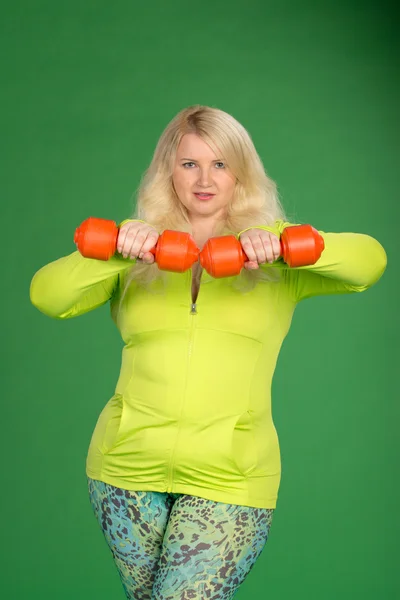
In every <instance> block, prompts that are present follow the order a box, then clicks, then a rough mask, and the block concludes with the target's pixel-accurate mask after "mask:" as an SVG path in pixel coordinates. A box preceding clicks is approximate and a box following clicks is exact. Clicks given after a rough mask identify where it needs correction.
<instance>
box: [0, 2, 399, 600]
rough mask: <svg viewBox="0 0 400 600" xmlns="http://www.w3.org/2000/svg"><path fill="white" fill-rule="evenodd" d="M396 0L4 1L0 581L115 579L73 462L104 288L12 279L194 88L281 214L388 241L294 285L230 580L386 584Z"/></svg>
mask: <svg viewBox="0 0 400 600" xmlns="http://www.w3.org/2000/svg"><path fill="white" fill-rule="evenodd" d="M393 7H394V3H393V4H391V3H389V2H385V1H376V2H372V1H364V2H363V3H358V2H355V1H352V0H346V1H344V0H331V1H329V2H311V1H310V0H308V1H303V2H296V1H295V0H292V1H280V2H279V1H278V0H275V1H271V0H269V1H268V0H258V1H256V0H248V1H247V2H242V1H239V0H231V1H230V2H228V1H227V0H225V1H224V2H210V1H209V0H203V2H201V3H193V2H187V1H185V2H184V1H182V0H174V1H173V3H172V4H169V3H167V2H164V1H162V0H153V2H148V3H147V2H134V1H131V2H129V1H128V0H125V1H122V0H121V1H118V0H116V1H114V2H109V1H106V0H99V1H94V0H86V1H85V0H84V1H82V0H80V1H79V2H78V1H77V0H69V2H52V1H50V0H37V1H36V2H31V1H29V0H26V1H22V0H14V1H13V2H5V3H3V6H2V17H1V31H0V44H1V56H2V58H3V69H2V76H1V77H2V93H1V112H0V118H1V138H2V142H3V144H2V154H1V167H2V188H3V194H2V201H1V211H2V234H3V240H4V244H3V263H2V278H3V293H2V304H3V309H2V312H1V314H2V320H3V323H2V333H3V345H2V367H3V368H2V378H3V382H4V383H3V386H2V387H3V391H4V392H5V393H4V394H3V395H2V404H3V408H2V435H1V441H2V448H3V449H2V461H1V462H2V469H1V489H2V493H1V503H2V506H1V520H2V522H1V531H2V543H1V562H0V564H1V572H2V573H1V575H2V576H1V589H0V593H1V596H2V597H3V598H7V600H17V599H18V600H19V599H23V598H24V599H25V598H30V599H31V600H32V599H39V598H40V600H50V599H51V600H53V599H54V598H57V600H64V599H65V600H67V599H68V600H70V599H71V598H74V599H85V600H91V599H96V600H109V599H110V598H113V599H115V600H117V599H118V598H121V600H122V598H123V597H124V594H123V591H122V587H121V586H120V582H119V578H118V574H117V571H116V569H115V567H114V564H113V561H112V557H111V554H110V553H109V550H108V548H107V546H106V543H105V541H104V539H103V537H102V533H101V531H100V529H99V527H98V525H97V522H96V521H95V518H94V515H93V513H92V509H91V507H90V504H89V500H88V496H87V489H86V480H85V458H86V452H87V448H88V445H89V441H90V437H91V434H92V431H93V428H94V426H95V423H96V420H97V417H98V415H99V413H100V411H101V409H102V408H103V406H104V405H105V403H106V402H107V400H108V399H109V397H110V396H111V395H112V393H113V391H114V386H115V384H116V380H117V377H118V374H119V367H120V352H121V349H122V340H121V339H120V337H119V333H118V331H117V329H116V328H115V326H114V324H113V323H112V321H111V318H110V315H109V307H108V305H106V306H103V307H102V308H101V309H98V310H96V311H93V312H91V313H89V314H87V315H85V316H84V317H80V318H78V319H71V320H68V321H65V322H61V321H57V320H52V319H50V318H48V317H46V316H44V315H43V314H41V313H40V312H39V311H38V310H36V309H35V308H34V307H33V306H32V305H31V304H30V301H29V285H30V281H31V279H32V277H33V274H34V273H35V272H36V271H37V270H38V269H39V268H40V267H41V266H43V265H44V264H46V263H48V262H51V261H53V260H55V259H57V258H58V257H60V256H64V255H67V254H69V253H71V252H73V251H74V250H75V246H74V244H73V233H74V231H75V228H76V227H77V226H78V225H79V224H80V223H81V222H82V221H83V220H84V219H86V218H87V217H88V216H91V215H92V216H99V217H103V218H110V219H115V220H116V221H121V220H122V219H124V218H127V217H129V216H130V214H131V212H132V208H133V202H134V192H135V189H136V188H137V186H138V183H139V180H140V176H141V174H142V172H143V171H144V169H145V168H146V167H147V165H148V163H149V161H150V159H151V155H152V152H153V150H154V147H155V144H156V142H157V139H158V137H159V135H160V134H161V131H162V130H163V128H164V127H165V126H166V124H167V123H168V122H169V120H170V119H171V118H172V117H173V116H174V115H175V114H176V113H177V112H178V111H179V110H181V109H182V108H184V107H185V106H188V105H190V104H194V103H201V104H208V105H211V106H216V107H218V108H221V109H223V110H225V111H227V112H229V113H231V114H232V115H233V116H234V117H236V118H237V119H238V120H239V121H241V122H242V123H243V125H244V126H245V127H246V128H247V129H248V130H249V132H250V133H251V135H252V137H253V139H254V142H255V144H256V147H257V149H258V151H259V153H260V155H261V157H262V159H263V161H264V164H265V167H266V169H267V172H268V173H269V175H270V176H271V177H272V178H273V179H274V180H275V181H277V183H278V187H279V191H280V194H281V198H282V202H283V204H284V206H285V208H286V210H287V212H288V215H289V217H290V219H292V220H293V221H294V222H303V223H311V224H313V225H314V226H315V227H316V228H318V229H321V230H323V231H334V232H339V231H351V232H361V233H367V234H369V235H372V236H373V237H375V238H376V239H378V240H379V241H380V242H381V243H382V244H383V246H384V247H385V249H386V251H387V254H388V261H389V264H388V268H387V271H386V273H385V274H384V276H383V278H382V279H381V281H380V282H379V283H378V284H377V285H376V286H375V287H373V288H372V289H370V290H369V291H367V292H365V293H363V294H358V295H356V294H354V295H350V296H339V297H338V296H336V297H323V298H313V299H309V300H306V301H304V302H303V303H302V304H300V305H299V307H298V309H297V311H296V313H295V317H294V320H293V324H292V328H291V331H290V333H289V336H288V337H287V339H286V340H285V342H284V345H283V348H282V351H281V355H280V358H279V361H278V365H277V369H276V374H275V378H274V382H273V411H274V412H273V414H274V421H275V425H276V427H277V430H278V434H279V439H280V445H281V452H282V464H283V470H282V482H281V487H280V492H279V499H278V506H277V510H276V512H275V517H274V522H273V525H272V529H271V533H270V538H269V540H268V542H267V545H266V546H265V548H264V550H263V553H262V555H261V557H260V559H259V560H258V562H257V563H256V565H255V566H254V568H253V570H252V572H251V573H250V575H249V577H248V578H247V579H246V581H245V583H244V584H243V586H242V588H241V589H240V592H239V594H238V596H237V598H238V600H243V599H248V598H251V599H255V600H261V599H264V598H265V599H273V598H279V600H293V599H294V598H296V600H321V599H323V600H337V598H340V599H341V600H347V599H348V600H350V599H351V600H355V599H363V600H381V599H382V600H395V598H398V597H399V596H400V585H399V579H398V569H397V567H398V563H399V549H398V539H399V533H400V532H399V518H398V515H399V500H400V497H399V484H398V479H397V478H398V462H399V458H400V457H399V443H398V427H399V425H398V424H399V402H398V400H399V394H398V386H397V383H398V380H397V376H396V373H395V364H396V363H397V362H398V345H397V336H398V334H399V319H398V313H397V312H395V311H396V306H397V303H398V296H397V294H398V292H399V285H398V272H397V273H396V269H395V264H396V262H397V255H398V253H399V245H398V244H396V242H397V239H398V237H397V233H396V232H397V231H398V229H397V228H398V223H399V217H400V215H399V209H398V202H399V194H398V185H399V184H398V182H399V172H400V169H399V167H400V165H399V152H398V149H399V148H398V140H399V134H400V131H399V129H400V128H399V118H398V106H399V101H400V94H399V76H398V58H399V37H398V29H397V25H396V19H397V18H396V14H395V9H394V8H393ZM343 480H345V481H346V486H345V487H343V485H342V484H341V486H339V485H338V481H340V482H343Z"/></svg>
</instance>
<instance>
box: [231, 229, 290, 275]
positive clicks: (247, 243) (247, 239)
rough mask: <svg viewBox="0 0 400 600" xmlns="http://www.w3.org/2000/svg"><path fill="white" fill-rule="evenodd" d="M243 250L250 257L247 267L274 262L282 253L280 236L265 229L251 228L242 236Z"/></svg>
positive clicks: (252, 267) (256, 266) (251, 267)
mask: <svg viewBox="0 0 400 600" xmlns="http://www.w3.org/2000/svg"><path fill="white" fill-rule="evenodd" d="M239 241H240V243H241V245H242V248H243V251H244V253H245V254H246V256H247V258H248V259H249V260H248V261H247V262H246V263H245V265H244V266H245V267H246V268H250V269H254V268H258V265H260V264H262V263H266V262H269V263H273V262H275V261H276V260H277V259H278V258H279V257H280V255H281V244H280V241H279V238H278V237H277V236H276V235H274V234H273V233H270V232H269V231H265V230H264V229H257V228H254V229H250V230H249V231H246V232H245V233H243V234H242V235H241V236H240V240H239Z"/></svg>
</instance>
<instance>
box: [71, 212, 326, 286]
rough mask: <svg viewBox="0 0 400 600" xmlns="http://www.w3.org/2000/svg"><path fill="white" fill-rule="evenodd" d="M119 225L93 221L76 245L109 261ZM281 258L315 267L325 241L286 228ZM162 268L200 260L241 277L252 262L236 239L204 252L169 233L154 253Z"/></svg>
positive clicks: (219, 273)
mask: <svg viewBox="0 0 400 600" xmlns="http://www.w3.org/2000/svg"><path fill="white" fill-rule="evenodd" d="M118 231H119V229H118V227H117V225H116V223H115V221H109V220H107V219H97V218H94V217H89V218H88V219H86V221H84V222H83V223H82V225H80V227H78V228H77V229H76V231H75V237H74V242H75V244H77V247H78V250H79V252H80V253H81V254H82V255H83V256H85V257H87V258H97V259H99V260H108V259H109V258H110V257H111V256H113V255H114V254H115V251H116V247H117V240H118ZM280 243H281V254H282V256H283V260H284V262H285V263H286V264H288V265H289V267H299V266H305V265H312V264H314V263H315V262H316V261H317V260H318V259H319V257H320V256H321V253H322V251H323V249H324V240H323V238H322V237H321V236H320V234H319V233H318V231H317V230H316V229H314V227H312V226H311V225H292V226H289V227H286V228H285V229H284V230H283V233H282V235H281V238H280ZM150 252H152V254H154V257H155V261H156V263H157V265H158V268H159V269H161V270H165V271H174V272H177V273H182V272H184V271H186V270H187V269H190V268H191V266H192V265H193V264H194V263H195V262H196V261H197V260H198V259H199V258H200V263H201V265H202V267H203V268H204V269H205V270H206V271H207V272H208V273H209V274H210V275H212V277H215V278H219V277H229V276H232V275H238V274H239V273H240V271H241V270H242V268H243V266H244V263H245V262H247V261H248V260H249V259H248V257H247V256H246V254H245V252H244V251H243V249H242V246H241V244H240V242H239V241H238V240H237V238H236V237H235V236H233V235H227V236H220V237H214V238H210V239H209V240H208V241H207V243H206V244H205V246H204V248H203V249H202V251H201V252H200V250H199V248H198V247H197V246H196V243H195V241H194V240H193V238H192V236H191V235H190V234H189V233H185V232H179V231H172V230H168V229H166V230H165V231H164V232H163V233H162V234H161V235H160V237H159V238H158V240H157V244H156V246H155V247H154V248H152V249H151V250H150Z"/></svg>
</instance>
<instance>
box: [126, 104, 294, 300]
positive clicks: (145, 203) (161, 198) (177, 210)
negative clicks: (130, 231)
mask: <svg viewBox="0 0 400 600" xmlns="http://www.w3.org/2000/svg"><path fill="white" fill-rule="evenodd" d="M187 133H195V134H196V135H198V136H199V137H200V138H201V139H202V140H204V141H205V142H206V143H207V144H208V145H209V146H210V147H211V148H212V149H213V150H214V152H215V153H216V154H218V156H219V155H221V154H222V158H223V160H224V162H225V163H226V164H227V166H228V168H229V169H230V171H231V172H232V173H233V175H234V176H235V177H236V187H235V190H234V194H233V197H232V199H231V201H230V203H229V205H228V207H227V215H226V220H225V222H220V223H219V225H218V226H217V229H216V231H215V234H214V235H216V236H218V235H225V234H228V235H231V234H234V235H237V234H238V233H239V232H240V231H243V229H246V228H247V227H252V226H257V225H273V224H274V222H275V221H276V220H280V219H282V220H284V221H287V217H286V214H285V212H284V209H283V207H282V205H281V202H280V199H279V197H278V191H277V186H276V184H275V182H274V181H273V180H272V179H271V178H270V177H268V175H267V173H266V171H265V168H264V166H263V163H262V161H261V159H260V157H259V155H258V153H257V151H256V149H255V147H254V144H253V141H252V139H251V137H250V135H249V133H248V132H247V130H246V129H245V128H244V127H243V125H241V124H240V123H239V122H238V121H236V119H234V117H232V116H231V115H229V114H228V113H226V112H224V111H222V110H219V109H217V108H212V107H209V106H202V105H194V106H189V107H188V108H185V109H183V110H182V111H180V112H179V113H178V114H177V115H176V116H175V117H174V118H173V119H172V121H170V123H169V124H168V125H167V127H166V128H165V130H164V131H163V133H162V134H161V137H160V138H159V140H158V143H157V146H156V148H155V151H154V155H153V158H152V160H151V163H150V165H149V167H148V168H147V170H146V171H145V172H144V174H143V176H142V178H141V182H140V185H139V187H138V189H137V201H136V203H135V204H136V207H135V210H134V213H133V214H132V216H131V217H130V218H132V219H140V220H142V221H145V222H146V223H148V224H149V225H152V226H153V227H154V228H155V229H156V230H157V231H158V232H159V233H160V234H161V233H162V231H164V230H165V229H173V230H176V231H186V232H188V233H190V234H191V233H192V226H191V223H190V220H189V216H188V212H187V209H186V207H185V206H184V205H183V204H182V202H181V201H180V200H179V198H178V196H177V194H176V192H175V189H174V186H173V181H172V175H173V171H174V166H175V159H176V152H177V148H178V146H179V143H180V141H181V139H182V137H183V136H184V135H185V134H187ZM279 271H280V269H254V270H247V269H242V271H241V273H240V275H238V276H237V277H235V278H234V281H233V285H234V287H235V288H236V289H238V290H241V291H243V292H244V293H245V292H246V291H248V290H250V289H252V288H253V287H254V285H255V284H256V283H257V281H259V280H272V281H273V280H277V279H279ZM165 277H166V272H165V271H160V269H158V266H157V264H156V263H153V264H152V265H147V264H144V263H141V262H137V263H135V264H134V265H133V266H132V267H131V268H130V269H127V271H125V273H124V278H123V279H124V283H123V286H122V287H123V293H122V295H121V300H120V303H119V304H120V305H121V303H122V301H123V298H124V296H125V293H126V291H127V289H128V287H129V286H130V284H131V282H132V281H133V280H135V281H137V282H138V283H139V284H141V285H144V286H145V287H148V288H150V284H151V283H153V282H154V281H155V280H156V279H161V280H164V282H165ZM156 287H157V289H158V290H159V289H160V287H159V286H156ZM156 293H159V292H156Z"/></svg>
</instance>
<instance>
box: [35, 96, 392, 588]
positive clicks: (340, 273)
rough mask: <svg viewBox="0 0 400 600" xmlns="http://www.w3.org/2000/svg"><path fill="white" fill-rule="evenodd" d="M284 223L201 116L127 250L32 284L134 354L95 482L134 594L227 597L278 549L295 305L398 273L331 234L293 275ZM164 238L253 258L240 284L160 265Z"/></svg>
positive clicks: (212, 115)
mask: <svg viewBox="0 0 400 600" xmlns="http://www.w3.org/2000/svg"><path fill="white" fill-rule="evenodd" d="M290 225H293V224H292V223H288V222H287V221H286V217H285V215H284V211H283V209H282V206H281V205H280V202H279V200H278V196H277V191H276V185H275V183H274V182H273V181H272V180H271V179H270V178H269V177H268V176H267V175H266V173H265V171H264V168H263V165H262V163H261V160H260V158H259V156H258V154H257V152H256V150H255V148H254V145H253V143H252V141H251V139H250V136H249V134H248V133H247V131H246V130H245V129H244V128H243V127H242V126H241V125H240V124H239V123H238V122H237V121H236V120H235V119H234V118H233V117H232V116H230V115H228V114H226V113H225V112H223V111H220V110H217V109H215V108H209V107H206V106H193V107H189V108H187V109H185V110H183V111H181V112H180V113H179V114H178V115H177V116H176V117H175V118H174V119H173V120H172V121H171V123H170V124H169V125H168V126H167V128H166V129H165V131H164V132H163V134H162V135H161V138H160V140H159V142H158V144H157V147H156V150H155V153H154V156H153V160H152V162H151V164H150V167H149V169H148V170H147V172H146V174H145V177H144V178H143V180H142V182H141V186H140V188H139V193H138V200H137V213H136V214H135V216H134V218H133V219H128V220H127V221H124V222H123V223H122V224H121V225H120V231H119V235H118V240H117V249H118V252H117V253H116V254H115V255H114V256H113V257H112V258H111V259H110V260H109V261H107V262H104V261H100V260H95V259H88V258H84V257H82V256H81V255H80V253H79V252H74V253H72V254H70V255H68V256H65V257H62V258H60V259H58V260H56V261H54V262H52V263H50V264H48V265H46V266H44V267H43V268H42V269H40V270H39V271H38V272H37V273H36V274H35V276H34V278H33V280H32V284H31V301H32V303H33V304H34V305H35V306H36V307H37V308H38V309H39V310H41V311H42V312H44V313H45V314H47V315H49V316H51V317H54V318H59V319H66V318H71V317H75V316H78V315H81V314H84V313H85V312H88V311H90V310H93V309H94V308H96V307H98V306H101V305H102V304H104V303H106V302H108V301H110V305H111V315H112V318H113V320H114V321H115V323H116V325H117V327H118V329H119V331H120V332H121V335H122V338H123V340H124V342H125V346H124V348H123V352H122V366H121V372H120V376H119V379H118V382H117V385H116V389H115V394H114V395H113V396H112V398H111V399H110V400H109V402H108V403H107V405H106V406H105V407H104V409H103V411H102V413H101V415H100V417H99V419H98V422H97V425H96V428H95V431H94V433H93V436H92V440H91V443H90V447H89V453H88V458H87V466H86V473H87V477H88V485H89V494H90V500H91V504H92V506H93V509H94V512H95V514H96V516H97V519H98V522H99V524H100V526H101V528H102V530H103V532H104V535H105V538H106V540H107V543H108V545H109V547H110V549H111V552H112V555H113V557H114V560H115V564H116V566H117V568H118V571H119V574H120V577H121V581H122V584H123V587H124V590H125V593H126V597H127V598H135V599H143V600H144V599H150V598H157V599H158V600H172V599H178V598H179V599H181V600H184V599H188V598H196V599H203V598H221V599H228V598H232V597H233V596H234V595H235V593H236V591H237V590H238V588H239V586H240V585H241V583H242V582H243V581H244V579H245V577H246V576H247V575H248V573H249V572H250V570H251V568H252V567H253V565H254V563H255V561H256V560H257V558H258V557H259V555H260V553H261V551H262V549H263V547H264V545H265V543H266V541H267V538H268V535H269V531H270V526H271V521H272V516H273V512H274V509H275V507H276V502H277V497H278V488H279V484H280V476H281V464H280V452H279V442H278V436H277V432H276V430H275V426H274V423H273V419H272V414H271V398H270V388H271V381H272V376H273V372H274V368H275V364H276V360H277V357H278V353H279V350H280V347H281V345H282V342H283V340H284V338H285V336H286V334H287V332H288V331H289V328H290V323H291V319H292V316H293V312H294V309H295V307H296V305H297V304H298V303H299V302H300V301H301V300H303V299H305V298H309V297H311V296H317V295H323V294H345V293H352V292H361V291H364V290H366V289H368V288H369V287H371V286H372V285H373V284H374V283H375V282H376V281H378V279H379V278H380V277H381V275H382V273H383V272H384V270H385V267H386V254H385V251H384V249H383V247H382V246H381V244H380V243H379V242H378V241H377V240H375V239H374V238H372V237H370V236H368V235H365V234H356V233H324V232H321V231H320V232H319V233H320V235H322V237H323V238H324V242H325V249H324V251H323V253H322V255H321V257H320V259H319V260H318V261H317V262H316V263H315V264H314V265H310V266H305V267H300V268H289V267H288V266H287V265H286V264H285V263H284V262H283V259H282V257H281V256H280V242H279V238H280V235H281V234H282V232H283V230H284V229H285V227H288V226H290ZM165 229H174V230H179V231H187V232H189V233H191V235H192V236H193V238H194V240H195V242H196V243H197V246H198V247H199V248H200V249H201V248H202V247H203V246H204V244H205V242H206V241H207V240H208V239H209V238H211V237H214V236H219V235H224V234H235V235H237V238H238V239H239V241H240V243H241V245H242V247H243V250H244V251H245V253H246V255H247V257H248V259H249V260H248V261H247V262H246V264H245V269H243V270H242V272H241V273H240V275H238V276H236V277H226V278H219V279H214V278H213V277H211V276H210V275H209V274H208V273H207V272H202V268H201V266H200V264H199V263H196V264H195V265H194V266H193V268H192V269H190V270H188V271H186V272H185V273H172V272H166V271H160V270H159V269H158V267H157V264H152V263H154V256H153V254H152V253H151V252H149V251H150V249H151V248H153V247H154V246H155V244H156V243H157V240H158V237H159V235H160V233H161V232H162V231H163V230H165ZM137 258H138V259H140V260H139V261H137Z"/></svg>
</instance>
